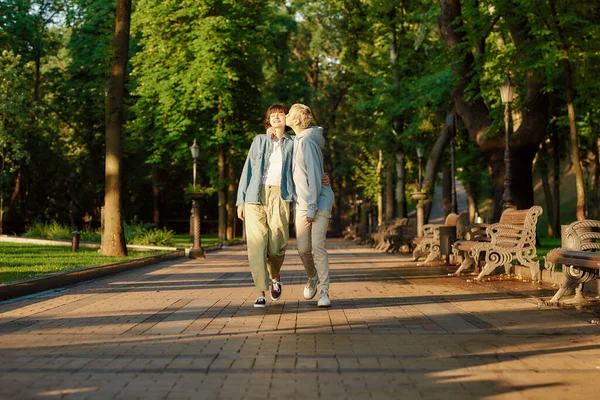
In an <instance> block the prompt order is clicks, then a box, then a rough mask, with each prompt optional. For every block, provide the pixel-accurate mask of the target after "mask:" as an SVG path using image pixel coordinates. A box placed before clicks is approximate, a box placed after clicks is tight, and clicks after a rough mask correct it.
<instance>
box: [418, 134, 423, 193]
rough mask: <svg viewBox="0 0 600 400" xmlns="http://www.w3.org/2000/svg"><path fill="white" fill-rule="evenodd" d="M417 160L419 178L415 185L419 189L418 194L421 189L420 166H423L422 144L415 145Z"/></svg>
mask: <svg viewBox="0 0 600 400" xmlns="http://www.w3.org/2000/svg"><path fill="white" fill-rule="evenodd" d="M417 158H418V160H419V177H418V179H417V185H418V187H419V192H420V191H421V189H422V188H423V181H422V180H421V175H422V172H423V170H422V164H423V143H421V142H419V143H417Z"/></svg>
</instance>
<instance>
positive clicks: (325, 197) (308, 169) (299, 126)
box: [285, 104, 334, 307]
mask: <svg viewBox="0 0 600 400" xmlns="http://www.w3.org/2000/svg"><path fill="white" fill-rule="evenodd" d="M285 121H286V125H287V126H289V127H291V128H292V129H293V130H294V132H296V141H295V142H294V157H293V162H292V175H293V177H294V186H295V188H296V201H295V208H296V216H295V225H296V239H297V241H298V253H299V254H300V258H301V259H302V264H303V265H304V270H305V271H306V274H307V275H308V282H307V284H306V286H305V288H304V298H305V299H307V300H308V299H312V298H313V297H314V296H315V294H316V292H317V283H318V284H319V289H320V291H319V300H318V302H317V306H318V307H330V306H331V300H330V299H329V259H328V257H327V250H326V248H325V239H326V236H327V227H328V226H329V220H330V219H331V210H332V208H333V201H334V194H333V190H332V189H331V187H330V186H323V185H322V183H321V176H323V172H324V169H323V153H322V152H321V149H322V148H323V146H324V145H325V139H324V138H323V128H321V127H318V126H310V127H309V125H310V123H311V121H312V112H311V110H310V108H309V107H307V106H305V105H303V104H294V105H293V106H292V107H290V111H289V113H288V114H287V115H286V118H285Z"/></svg>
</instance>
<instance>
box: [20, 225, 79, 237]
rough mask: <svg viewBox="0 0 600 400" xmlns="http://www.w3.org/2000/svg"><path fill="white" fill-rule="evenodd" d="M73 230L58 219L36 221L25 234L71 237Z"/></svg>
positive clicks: (25, 235)
mask: <svg viewBox="0 0 600 400" xmlns="http://www.w3.org/2000/svg"><path fill="white" fill-rule="evenodd" d="M72 231H73V230H72V229H70V228H69V227H68V226H64V225H61V224H59V223H58V222H56V221H51V222H47V223H42V222H34V223H33V224H31V225H30V226H29V227H28V228H27V231H26V232H25V234H24V235H23V236H24V237H26V238H37V239H71V232H72Z"/></svg>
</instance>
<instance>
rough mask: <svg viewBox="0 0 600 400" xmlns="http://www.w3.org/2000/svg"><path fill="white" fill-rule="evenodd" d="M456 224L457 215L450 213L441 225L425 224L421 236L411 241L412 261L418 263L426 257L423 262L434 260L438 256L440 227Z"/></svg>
mask: <svg viewBox="0 0 600 400" xmlns="http://www.w3.org/2000/svg"><path fill="white" fill-rule="evenodd" d="M457 223H458V214H455V213H450V214H448V216H447V217H446V220H445V221H444V223H443V224H425V225H423V236H419V237H416V238H414V239H413V244H414V245H415V249H414V250H413V261H418V260H419V258H421V257H426V258H425V262H426V263H427V262H430V261H433V260H435V259H436V258H438V257H439V256H440V226H442V225H447V226H456V224H457Z"/></svg>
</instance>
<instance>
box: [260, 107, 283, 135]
mask: <svg viewBox="0 0 600 400" xmlns="http://www.w3.org/2000/svg"><path fill="white" fill-rule="evenodd" d="M278 112H282V113H284V114H285V115H287V113H288V112H289V109H288V108H287V107H286V106H284V105H283V104H271V106H270V107H269V108H268V109H267V114H266V115H265V120H264V121H263V123H264V124H265V128H266V129H269V128H270V127H271V114H274V113H278Z"/></svg>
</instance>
